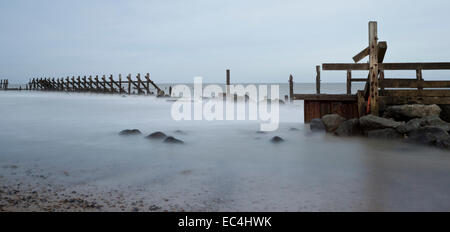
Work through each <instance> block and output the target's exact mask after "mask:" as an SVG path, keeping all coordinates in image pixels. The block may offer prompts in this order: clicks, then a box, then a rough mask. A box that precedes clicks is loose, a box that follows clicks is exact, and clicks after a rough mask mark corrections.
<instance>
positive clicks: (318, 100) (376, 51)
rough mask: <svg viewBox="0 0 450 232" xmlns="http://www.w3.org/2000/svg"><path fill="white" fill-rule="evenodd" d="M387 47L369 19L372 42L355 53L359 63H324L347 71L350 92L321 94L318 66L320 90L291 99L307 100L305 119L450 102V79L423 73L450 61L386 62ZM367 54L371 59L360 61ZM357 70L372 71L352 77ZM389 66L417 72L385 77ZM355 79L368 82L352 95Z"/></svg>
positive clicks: (330, 68) (326, 68)
mask: <svg viewBox="0 0 450 232" xmlns="http://www.w3.org/2000/svg"><path fill="white" fill-rule="evenodd" d="M386 50H387V42H385V41H380V42H378V35H377V23H376V22H369V46H368V47H367V48H365V49H363V50H362V51H361V52H359V53H358V54H357V55H355V56H354V57H353V60H354V61H355V63H324V64H322V70H323V71H346V73H347V93H346V94H334V95H330V94H321V93H320V66H317V67H316V71H317V76H316V88H317V91H316V92H317V94H294V93H292V94H290V98H291V100H304V101H305V106H304V111H305V122H310V121H311V120H312V119H314V118H320V117H322V116H324V115H326V114H330V113H337V114H340V115H341V116H343V117H345V118H354V117H360V116H363V115H366V114H368V113H370V114H373V115H379V114H380V112H382V111H384V109H385V108H386V107H387V106H389V105H399V104H442V105H446V104H450V81H425V80H424V79H423V74H422V71H423V70H450V62H434V63H431V62H424V63H383V60H384V57H385V54H386ZM367 56H369V61H368V63H358V62H360V61H361V60H362V59H364V58H365V57H367ZM354 70H355V71H369V75H368V78H352V71H354ZM385 70H415V71H416V75H415V78H410V79H404V78H385V73H384V71H385ZM352 82H365V83H366V85H365V88H364V90H358V92H357V93H356V94H354V95H352V92H351V89H352ZM289 83H291V80H290V82H289ZM355 107H356V109H357V110H356V111H355V110H354V109H355Z"/></svg>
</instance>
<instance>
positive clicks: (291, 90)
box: [289, 75, 294, 102]
mask: <svg viewBox="0 0 450 232" xmlns="http://www.w3.org/2000/svg"><path fill="white" fill-rule="evenodd" d="M289 99H290V101H291V102H293V101H294V77H293V76H292V75H290V76H289Z"/></svg>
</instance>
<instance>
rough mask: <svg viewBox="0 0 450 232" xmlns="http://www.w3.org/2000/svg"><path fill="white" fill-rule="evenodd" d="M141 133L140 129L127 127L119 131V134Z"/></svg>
mask: <svg viewBox="0 0 450 232" xmlns="http://www.w3.org/2000/svg"><path fill="white" fill-rule="evenodd" d="M140 134H142V133H141V131H140V130H138V129H131V130H130V129H127V130H123V131H121V132H119V135H140Z"/></svg>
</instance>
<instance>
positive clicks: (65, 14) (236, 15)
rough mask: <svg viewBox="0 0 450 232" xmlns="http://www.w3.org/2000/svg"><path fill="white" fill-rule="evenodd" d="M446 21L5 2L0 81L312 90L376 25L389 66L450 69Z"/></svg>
mask: <svg viewBox="0 0 450 232" xmlns="http://www.w3.org/2000/svg"><path fill="white" fill-rule="evenodd" d="M449 12H450V1H448V0H430V1H423V0H422V1H415V0H409V1H404V0H396V1H392V0H390V1H385V0H378V1H365V0H355V1H354V0H349V1H335V0H315V1H301V0H297V1H281V0H278V1H265V0H255V1H253V0H251V1H236V0H235V1H207V0H189V1H170V0H166V1H151V0H147V1H139V0H127V1H125V0H124V1H121V0H116V1H113V0H110V1H101V0H90V1H84V0H72V1H65V0H39V1H35V0H29V1H25V0H15V1H10V0H0V79H5V78H8V79H9V80H10V83H25V82H26V81H28V80H29V78H33V77H55V78H56V77H65V76H73V75H75V76H78V75H81V76H83V75H103V74H105V75H109V74H113V75H115V76H116V75H118V74H119V73H121V74H123V75H124V74H128V73H131V74H133V75H135V74H137V73H141V74H144V73H150V75H151V78H152V79H153V80H154V81H155V82H157V83H192V82H193V78H194V77H195V76H201V77H203V78H204V82H209V83H223V82H225V70H226V69H230V70H231V81H232V82H240V83H253V82H256V83H275V82H277V83H284V82H287V80H288V78H289V75H290V74H292V75H293V76H294V80H295V81H296V82H313V81H314V80H315V66H316V65H319V64H321V63H336V62H346V63H349V62H352V59H351V58H352V57H353V56H354V55H356V54H357V53H358V52H359V51H360V50H362V49H363V48H365V47H367V45H368V22H369V21H378V33H379V35H378V36H379V38H380V40H385V41H387V42H388V51H387V55H386V58H385V62H446V61H449V62H450V43H449V42H450V14H449ZM363 62H365V60H364V61H363ZM358 75H360V76H361V77H362V76H364V75H367V74H366V73H357V74H355V76H358ZM392 75H399V76H405V75H406V76H408V75H409V76H412V77H415V72H410V73H397V74H396V73H393V74H392ZM392 75H391V76H389V74H388V73H387V74H386V77H387V78H388V77H394V76H392ZM449 75H450V71H443V72H442V71H439V72H427V73H424V78H425V79H446V78H445V77H446V76H447V77H448V76H449ZM395 77H397V76H395ZM322 79H323V81H329V82H345V79H346V74H345V72H336V71H334V72H330V71H327V72H323V73H322Z"/></svg>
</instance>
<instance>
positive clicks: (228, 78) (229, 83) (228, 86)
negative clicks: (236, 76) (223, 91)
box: [226, 69, 231, 96]
mask: <svg viewBox="0 0 450 232" xmlns="http://www.w3.org/2000/svg"><path fill="white" fill-rule="evenodd" d="M226 73H227V74H226V75H227V79H226V83H227V96H228V95H229V94H230V85H231V80H230V70H229V69H227V71H226Z"/></svg>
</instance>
